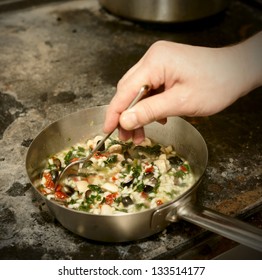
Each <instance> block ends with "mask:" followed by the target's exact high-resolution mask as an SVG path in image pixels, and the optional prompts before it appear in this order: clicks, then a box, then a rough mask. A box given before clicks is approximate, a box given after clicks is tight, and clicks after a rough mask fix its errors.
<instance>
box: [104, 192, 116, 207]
mask: <svg viewBox="0 0 262 280" xmlns="http://www.w3.org/2000/svg"><path fill="white" fill-rule="evenodd" d="M116 196H117V193H111V194H109V195H107V196H106V204H108V205H111V204H112V203H113V202H114V200H115V198H116Z"/></svg>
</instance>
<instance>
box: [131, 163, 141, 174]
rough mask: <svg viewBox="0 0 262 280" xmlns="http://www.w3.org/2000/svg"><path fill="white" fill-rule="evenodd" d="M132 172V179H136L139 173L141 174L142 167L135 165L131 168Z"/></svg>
mask: <svg viewBox="0 0 262 280" xmlns="http://www.w3.org/2000/svg"><path fill="white" fill-rule="evenodd" d="M134 163H135V161H134ZM132 172H133V177H134V178H138V177H139V176H140V174H141V172H142V167H141V165H135V166H133V168H132Z"/></svg>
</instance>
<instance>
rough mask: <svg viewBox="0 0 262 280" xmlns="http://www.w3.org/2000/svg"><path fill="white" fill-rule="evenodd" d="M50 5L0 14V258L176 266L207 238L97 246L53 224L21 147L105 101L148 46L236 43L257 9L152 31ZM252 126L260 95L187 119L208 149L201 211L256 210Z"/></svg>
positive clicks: (177, 233)
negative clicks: (165, 261)
mask: <svg viewBox="0 0 262 280" xmlns="http://www.w3.org/2000/svg"><path fill="white" fill-rule="evenodd" d="M27 2H30V1H27ZM39 2H40V3H42V2H41V1H39ZM44 2H45V3H46V2H50V1H43V3H44ZM59 2H60V3H53V4H52V3H49V4H45V5H44V4H43V5H37V6H36V5H35V6H30V5H27V6H26V5H25V6H23V9H14V7H13V6H12V9H10V11H9V12H8V7H5V10H4V12H3V11H1V6H0V147H1V153H0V178H1V180H0V221H1V222H0V259H154V258H155V259H158V258H176V255H177V254H178V255H179V253H181V252H184V251H187V250H188V249H189V248H190V247H191V246H192V245H194V244H197V243H198V242H199V241H201V240H203V239H204V238H205V237H206V232H205V231H204V230H202V229H200V228H198V227H196V226H194V225H191V224H189V223H187V222H184V221H181V222H179V223H177V224H172V225H171V226H169V227H168V228H167V229H166V230H165V231H164V232H163V233H160V234H158V235H156V236H152V237H149V238H147V239H146V240H141V241H135V242H130V243H127V244H103V243H99V242H94V241H90V240H85V239H83V238H81V237H78V236H76V235H74V234H72V233H70V232H69V231H67V230H66V229H64V228H63V227H62V226H60V225H59V224H58V222H57V221H56V220H54V219H53V217H52V216H51V215H50V213H49V212H48V209H47V208H46V205H45V204H44V202H43V201H42V200H41V199H40V198H39V197H38V196H36V193H35V192H34V190H33V189H32V187H31V186H30V183H29V180H28V178H27V176H26V170H25V156H26V152H27V149H28V146H29V145H30V143H31V141H32V140H33V139H34V137H35V136H36V135H37V134H38V133H39V132H40V131H41V130H42V129H43V128H44V127H45V126H47V125H48V124H49V123H50V122H52V121H55V120H57V119H58V118H60V117H62V116H64V115H66V114H69V113H71V112H75V111H77V110H80V109H83V108H87V107H92V106H97V105H104V104H107V103H109V101H110V99H111V98H112V96H113V94H114V92H115V87H116V83H117V81H118V80H119V79H120V78H121V76H122V75H123V74H124V73H125V71H126V70H127V69H129V67H130V66H132V65H133V64H134V63H135V62H136V61H137V60H138V59H139V58H140V57H141V56H142V54H143V53H144V52H145V51H146V49H147V48H148V47H149V46H150V45H151V44H152V43H153V42H155V41H156V40H159V39H166V40H172V41H176V42H182V43H189V44H194V45H204V46H212V47H216V46H223V45H227V44H232V43H236V42H238V41H240V40H242V39H244V38H246V37H248V36H250V35H252V34H254V33H255V32H257V31H258V30H260V29H261V27H262V18H261V10H259V9H258V8H257V7H253V6H247V5H246V4H245V2H240V1H233V3H232V5H231V6H230V7H229V9H228V10H227V11H226V12H225V13H222V14H220V15H218V16H216V17H214V18H212V19H209V20H207V21H200V22H197V23H193V24H183V25H157V24H145V23H144V24H139V23H131V22H128V21H125V20H121V19H118V18H116V17H114V16H112V15H109V14H108V13H107V12H106V11H104V10H103V9H101V8H100V6H99V5H98V3H97V1H95V0H86V1H65V2H63V1H59ZM261 119H262V115H261V88H260V89H258V90H256V91H255V92H253V93H251V94H250V95H249V96H246V97H244V98H242V99H241V100H239V101H238V102H236V103H235V104H234V105H233V106H232V107H231V108H229V109H227V110H225V111H224V112H221V113H219V114H217V115H216V116H212V117H209V118H197V119H195V118H194V119H192V118H191V119H188V120H189V121H190V122H191V123H192V124H193V125H195V126H196V127H197V128H198V129H199V131H200V132H201V133H202V134H203V136H204V138H205V139H206V142H207V145H208V148H209V164H208V168H207V172H206V175H205V177H204V179H203V183H202V184H201V186H200V188H199V196H198V199H199V203H200V204H202V205H205V206H207V207H210V208H213V209H215V210H218V211H221V212H223V213H226V214H229V215H239V214H242V216H247V215H249V214H251V213H252V212H254V209H255V208H256V206H259V205H260V204H261V203H262V199H261V197H262V185H261V150H262V147H261V146H262V144H261ZM203 258H210V254H208V253H207V256H205V255H204V256H203Z"/></svg>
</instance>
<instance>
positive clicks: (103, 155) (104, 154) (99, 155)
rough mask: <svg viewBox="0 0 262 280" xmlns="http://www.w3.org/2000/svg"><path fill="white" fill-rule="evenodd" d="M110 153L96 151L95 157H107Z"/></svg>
mask: <svg viewBox="0 0 262 280" xmlns="http://www.w3.org/2000/svg"><path fill="white" fill-rule="evenodd" d="M108 155H109V153H101V152H96V153H95V154H94V158H96V159H99V158H102V157H107V156H108Z"/></svg>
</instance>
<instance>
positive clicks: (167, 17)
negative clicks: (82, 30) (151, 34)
mask: <svg viewBox="0 0 262 280" xmlns="http://www.w3.org/2000/svg"><path fill="white" fill-rule="evenodd" d="M99 3H100V4H101V5H102V6H103V7H104V8H105V9H107V10H108V11H109V12H111V13H113V14H115V15H117V16H120V17H124V18H127V19H130V20H138V21H148V22H162V23H168V22H187V21H192V20H198V19H202V18H206V17H209V16H213V15H215V14H217V13H219V12H222V11H223V10H225V9H226V8H227V7H228V6H229V4H230V3H231V0H143V1H141V0H128V1H126V0H99Z"/></svg>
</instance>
